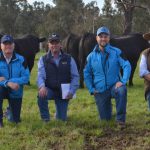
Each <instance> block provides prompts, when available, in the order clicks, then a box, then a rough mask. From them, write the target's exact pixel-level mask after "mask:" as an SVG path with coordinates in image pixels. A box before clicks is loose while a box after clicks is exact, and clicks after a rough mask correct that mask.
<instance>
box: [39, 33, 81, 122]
mask: <svg viewBox="0 0 150 150" xmlns="http://www.w3.org/2000/svg"><path fill="white" fill-rule="evenodd" d="M48 40H49V41H48V47H49V51H48V53H47V54H46V55H45V56H42V57H41V58H40V60H39V62H38V77H37V84H38V88H39V91H38V106H39V110H40V115H41V118H42V120H43V121H45V122H48V121H49V120H50V114H49V109H48V100H51V99H53V100H54V101H55V106H56V119H60V120H63V121H65V120H66V119H67V108H68V102H69V100H70V99H72V97H73V95H74V94H75V92H76V90H77V89H78V87H79V74H78V70H77V66H76V63H75V61H74V59H73V58H72V57H71V56H70V55H68V54H65V53H64V52H63V51H62V50H61V43H60V36H59V35H58V34H55V33H53V34H52V35H51V36H50V37H49V39H48ZM61 84H70V89H69V92H68V93H67V96H66V97H65V98H64V99H62V89H61Z"/></svg>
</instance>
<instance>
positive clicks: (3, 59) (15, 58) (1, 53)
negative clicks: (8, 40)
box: [0, 51, 18, 61]
mask: <svg viewBox="0 0 150 150" xmlns="http://www.w3.org/2000/svg"><path fill="white" fill-rule="evenodd" d="M17 59H18V58H17V56H16V53H15V52H13V55H12V58H11V61H15V60H17ZM0 60H1V61H5V57H4V55H3V52H2V51H1V52H0Z"/></svg>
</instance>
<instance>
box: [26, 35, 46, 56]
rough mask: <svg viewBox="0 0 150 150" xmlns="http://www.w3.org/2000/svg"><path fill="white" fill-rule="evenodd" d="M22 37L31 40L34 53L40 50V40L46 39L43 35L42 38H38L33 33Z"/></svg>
mask: <svg viewBox="0 0 150 150" xmlns="http://www.w3.org/2000/svg"><path fill="white" fill-rule="evenodd" d="M24 38H27V39H29V40H30V41H31V42H32V44H33V46H34V49H35V52H36V53H37V52H39V51H40V45H39V44H40V42H44V41H46V38H45V37H44V38H39V37H37V36H35V35H30V34H29V35H26V36H24Z"/></svg>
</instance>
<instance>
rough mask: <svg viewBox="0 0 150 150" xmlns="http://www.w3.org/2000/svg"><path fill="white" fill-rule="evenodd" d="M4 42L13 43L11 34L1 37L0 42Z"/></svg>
mask: <svg viewBox="0 0 150 150" xmlns="http://www.w3.org/2000/svg"><path fill="white" fill-rule="evenodd" d="M5 42H9V43H13V42H14V39H13V37H12V36H11V35H4V36H2V38H1V43H5Z"/></svg>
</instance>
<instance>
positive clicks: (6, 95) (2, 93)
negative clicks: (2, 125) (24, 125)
mask: <svg viewBox="0 0 150 150" xmlns="http://www.w3.org/2000/svg"><path fill="white" fill-rule="evenodd" d="M10 90H11V89H9V88H4V87H0V122H2V121H3V99H8V102H9V109H10V111H11V113H12V118H13V119H12V118H11V119H12V121H13V122H16V123H18V122H20V113H21V105H22V97H21V98H20V97H18V98H13V97H11V95H12V94H10V93H11V91H10Z"/></svg>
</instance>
